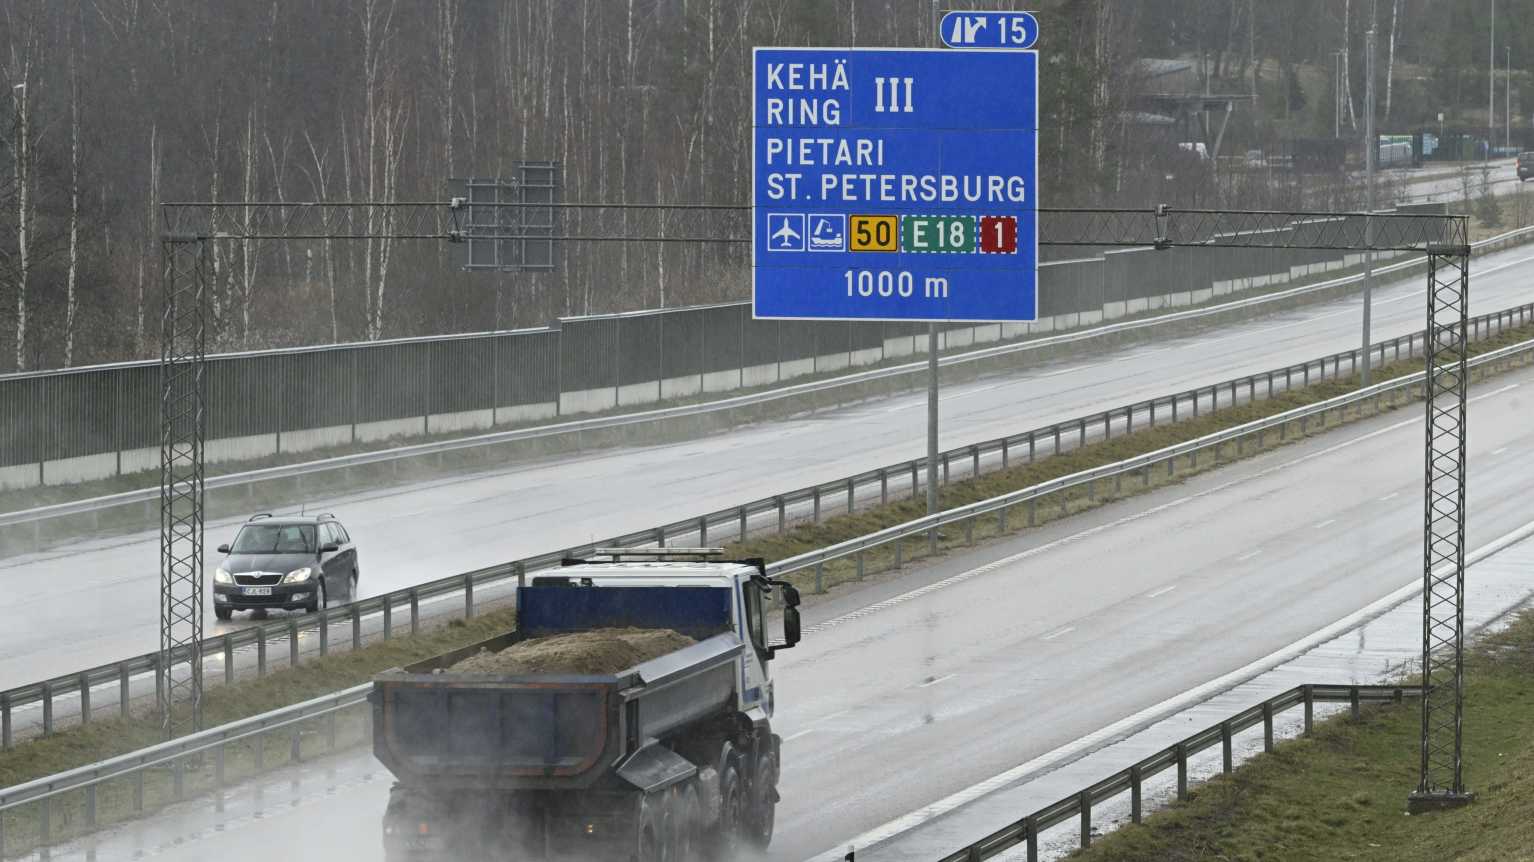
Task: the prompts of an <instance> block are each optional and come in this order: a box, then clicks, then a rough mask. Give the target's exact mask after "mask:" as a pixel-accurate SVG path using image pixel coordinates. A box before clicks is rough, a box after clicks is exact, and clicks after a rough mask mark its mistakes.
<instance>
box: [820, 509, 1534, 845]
mask: <svg viewBox="0 0 1534 862" xmlns="http://www.w3.org/2000/svg"><path fill="white" fill-rule="evenodd" d="M1530 536H1534V521H1530V522H1529V523H1527V524H1524V525H1523V526H1522V527H1519V528H1518V529H1516V530H1513V531H1512V532H1510V533H1507V534H1505V535H1503V536H1502V537H1501V538H1499V539H1497V540H1495V541H1493V542H1491V543H1490V544H1487V545H1482V546H1481V547H1479V548H1476V549H1475V550H1474V551H1471V552H1470V553H1469V554H1466V555H1465V565H1466V566H1471V565H1474V564H1475V563H1478V562H1480V561H1481V560H1484V559H1486V558H1487V557H1489V556H1491V555H1492V554H1495V553H1497V552H1498V551H1500V550H1502V549H1504V548H1506V547H1508V546H1510V545H1513V544H1516V543H1518V542H1521V541H1523V540H1524V539H1527V538H1528V537H1530ZM1421 592H1422V580H1421V579H1420V578H1417V579H1413V580H1412V581H1409V582H1408V583H1407V584H1406V585H1405V586H1403V587H1401V588H1400V589H1398V590H1396V591H1394V592H1392V593H1390V594H1389V595H1386V596H1384V597H1383V598H1381V599H1378V600H1376V601H1374V602H1371V603H1370V604H1368V605H1365V606H1364V607H1362V608H1359V609H1358V610H1356V611H1354V612H1353V613H1351V614H1348V615H1347V616H1345V617H1343V618H1342V619H1340V620H1337V621H1336V622H1334V623H1332V624H1331V625H1328V626H1325V627H1323V628H1320V629H1317V630H1316V631H1314V632H1312V633H1311V634H1310V635H1309V636H1308V637H1304V638H1301V639H1299V640H1297V641H1295V642H1293V643H1291V644H1289V645H1288V646H1286V647H1282V648H1280V649H1277V650H1274V651H1273V652H1271V653H1269V654H1268V655H1266V656H1263V657H1262V658H1260V659H1257V660H1256V661H1254V662H1252V663H1250V664H1247V665H1245V666H1243V667H1240V668H1237V669H1236V670H1233V671H1231V672H1230V673H1227V674H1225V675H1223V676H1220V677H1216V678H1215V679H1212V680H1210V681H1209V682H1206V683H1204V684H1203V685H1200V686H1198V687H1196V688H1191V689H1189V690H1187V691H1185V692H1183V693H1182V694H1179V695H1175V696H1173V697H1169V698H1167V699H1166V700H1163V701H1162V702H1160V703H1158V704H1156V705H1154V706H1150V707H1146V708H1145V709H1142V710H1140V711H1139V712H1137V713H1135V714H1133V715H1130V716H1127V717H1125V718H1122V719H1119V720H1118V721H1116V722H1113V723H1112V724H1110V725H1108V726H1106V727H1103V728H1100V729H1099V730H1096V731H1094V732H1092V733H1089V734H1087V735H1085V736H1083V737H1081V738H1079V739H1077V740H1075V741H1073V742H1068V743H1066V744H1065V745H1062V746H1060V747H1059V748H1056V749H1054V750H1053V751H1049V752H1047V753H1045V754H1042V755H1039V756H1038V757H1035V758H1033V759H1032V760H1030V761H1028V762H1026V763H1023V764H1020V765H1018V766H1014V767H1013V768H1011V769H1008V770H1007V771H1005V772H1001V773H998V774H997V775H993V776H991V777H990V778H987V779H985V780H984V781H981V782H978V783H976V784H973V785H970V786H969V787H966V788H964V789H963V790H959V791H957V792H955V793H952V794H950V795H948V796H946V797H944V798H942V799H939V800H938V801H936V802H933V803H932V804H930V805H925V806H923V807H921V808H918V809H916V810H915V811H912V812H910V813H909V814H905V815H902V816H900V817H897V818H895V819H894V820H891V821H889V822H888V823H885V824H884V825H883V826H876V827H874V828H873V829H870V830H868V831H867V832H864V833H863V834H861V835H858V836H856V837H854V838H852V839H850V840H843V841H839V842H838V843H837V845H836V847H835V848H833V849H830V850H827V851H825V852H823V853H821V854H819V855H816V856H813V857H811V858H810V862H841V859H842V857H843V854H845V853H846V847H847V846H848V845H851V846H852V847H855V848H857V849H859V850H867V849H868V848H870V847H874V846H877V845H879V844H881V843H883V842H885V841H888V840H890V839H891V838H894V837H895V836H897V835H900V834H902V833H905V832H909V831H911V830H912V829H915V828H917V827H918V826H921V825H923V824H925V823H927V822H928V821H930V820H934V819H936V818H938V817H941V816H943V815H945V814H947V813H948V812H950V811H953V810H954V809H956V808H959V807H961V806H964V805H968V804H969V803H971V802H973V801H975V800H976V799H980V798H982V797H984V796H987V795H989V794H991V793H994V792H995V791H997V790H1000V789H1001V788H1003V787H1006V786H1007V785H1009V784H1014V783H1016V782H1018V781H1022V780H1028V779H1032V778H1034V777H1036V773H1042V772H1045V771H1049V770H1053V769H1058V768H1059V767H1060V766H1063V765H1064V764H1066V763H1070V762H1072V761H1075V760H1078V759H1080V758H1082V757H1085V756H1086V755H1088V754H1091V753H1092V752H1094V751H1097V750H1098V749H1101V748H1103V747H1105V746H1107V745H1111V744H1113V743H1114V742H1116V741H1118V740H1120V739H1123V738H1124V737H1127V736H1130V735H1133V734H1135V733H1138V732H1140V731H1142V730H1144V729H1145V728H1146V727H1148V726H1150V725H1152V724H1155V723H1156V722H1158V721H1163V720H1165V719H1166V718H1167V717H1168V716H1172V715H1176V714H1177V713H1179V712H1182V711H1184V710H1186V709H1188V708H1189V707H1192V706H1195V705H1197V704H1199V703H1202V702H1204V701H1206V700H1208V699H1209V698H1211V697H1214V696H1215V695H1217V694H1221V693H1223V692H1226V691H1229V690H1230V689H1232V688H1235V687H1236V686H1238V685H1241V684H1242V683H1245V682H1248V681H1250V680H1252V679H1255V678H1256V677H1258V676H1260V675H1262V674H1264V673H1267V672H1268V671H1270V670H1272V669H1273V668H1275V667H1278V666H1279V665H1282V664H1284V663H1286V662H1289V661H1292V660H1293V659H1294V658H1296V657H1297V656H1300V655H1303V654H1304V653H1306V652H1309V651H1310V650H1312V649H1314V648H1315V647H1317V646H1320V645H1321V644H1324V643H1326V642H1327V641H1330V640H1332V639H1333V638H1335V637H1337V636H1339V635H1342V634H1344V633H1346V632H1349V631H1352V630H1353V629H1355V628H1357V627H1358V626H1360V625H1362V624H1364V623H1366V622H1369V621H1370V620H1373V619H1376V618H1378V617H1380V616H1383V615H1384V614H1386V613H1388V612H1389V611H1390V610H1392V609H1393V608H1395V607H1397V606H1399V605H1400V604H1402V603H1403V602H1406V601H1409V600H1411V599H1412V598H1413V597H1415V596H1417V595H1418V594H1420V593H1421Z"/></svg>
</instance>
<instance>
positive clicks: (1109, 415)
mask: <svg viewBox="0 0 1534 862" xmlns="http://www.w3.org/2000/svg"><path fill="white" fill-rule="evenodd" d="M1103 439H1104V440H1112V439H1113V411H1111V410H1104V411H1103Z"/></svg>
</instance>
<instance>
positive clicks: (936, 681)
mask: <svg viewBox="0 0 1534 862" xmlns="http://www.w3.org/2000/svg"><path fill="white" fill-rule="evenodd" d="M955 676H958V674H952V673H950V674H945V675H943V676H940V677H936V678H933V679H929V680H927V681H926V682H924V683H922V684H921V685H918V686H917V688H931V687H932V686H934V685H941V684H942V683H945V682H947V681H949V680H951V679H953V678H954V677H955Z"/></svg>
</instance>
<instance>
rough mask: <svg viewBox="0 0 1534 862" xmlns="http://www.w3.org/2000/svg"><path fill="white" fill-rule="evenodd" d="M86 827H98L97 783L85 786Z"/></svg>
mask: <svg viewBox="0 0 1534 862" xmlns="http://www.w3.org/2000/svg"><path fill="white" fill-rule="evenodd" d="M85 828H87V829H95V828H96V785H94V784H87V785H86V786H85Z"/></svg>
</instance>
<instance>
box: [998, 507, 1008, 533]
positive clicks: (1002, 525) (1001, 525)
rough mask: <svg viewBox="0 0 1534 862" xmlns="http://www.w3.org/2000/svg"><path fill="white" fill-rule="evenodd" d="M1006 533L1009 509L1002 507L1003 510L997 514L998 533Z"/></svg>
mask: <svg viewBox="0 0 1534 862" xmlns="http://www.w3.org/2000/svg"><path fill="white" fill-rule="evenodd" d="M1006 531H1007V507H1006V506H1002V507H1001V510H1000V511H999V512H997V514H996V532H998V533H1005V532H1006Z"/></svg>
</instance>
